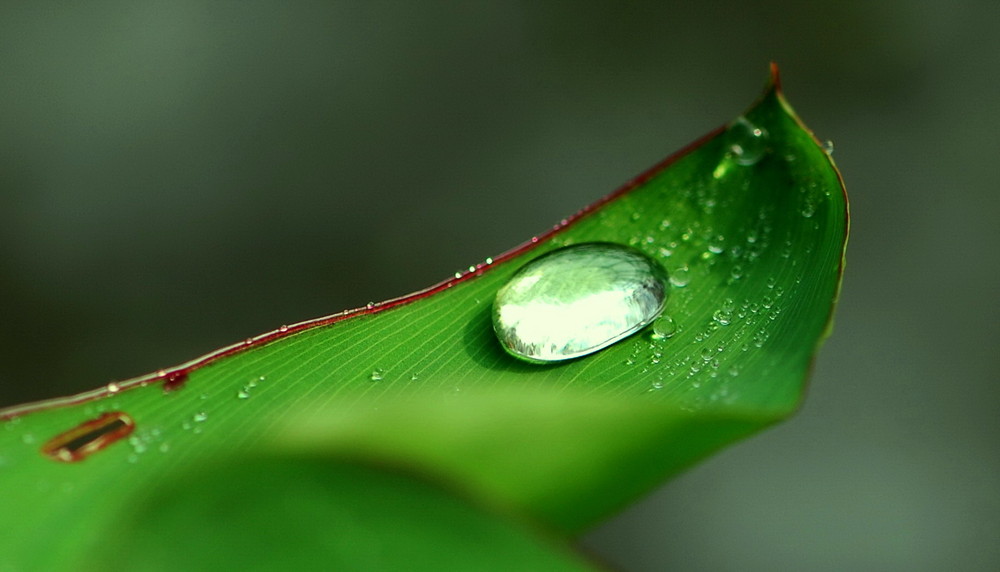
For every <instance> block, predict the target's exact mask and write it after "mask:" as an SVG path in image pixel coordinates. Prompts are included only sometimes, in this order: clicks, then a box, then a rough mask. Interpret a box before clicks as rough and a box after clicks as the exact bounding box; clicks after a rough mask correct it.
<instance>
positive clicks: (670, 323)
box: [651, 314, 677, 340]
mask: <svg viewBox="0 0 1000 572" xmlns="http://www.w3.org/2000/svg"><path fill="white" fill-rule="evenodd" d="M676 333H677V322H675V321H674V319H673V318H671V317H670V316H668V315H666V314H664V315H662V316H660V317H659V318H657V319H656V320H655V321H654V322H653V333H652V335H651V337H652V338H653V339H654V340H665V339H667V338H669V337H671V336H673V335H674V334H676Z"/></svg>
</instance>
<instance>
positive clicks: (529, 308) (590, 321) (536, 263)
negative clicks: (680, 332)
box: [493, 243, 668, 363]
mask: <svg viewBox="0 0 1000 572" xmlns="http://www.w3.org/2000/svg"><path fill="white" fill-rule="evenodd" d="M667 283H668V278H667V273H666V271H665V270H664V269H663V268H662V267H661V266H660V265H659V264H658V263H657V262H656V261H654V260H653V259H651V258H649V257H648V256H646V255H645V254H643V253H642V252H640V251H638V250H636V249H633V248H629V247H626V246H623V245H619V244H612V243H583V244H577V245H573V246H567V247H565V248H561V249H557V250H553V251H551V252H549V253H547V254H544V255H542V256H540V257H538V258H536V259H534V260H532V261H531V262H529V263H527V264H525V265H524V266H523V267H522V268H521V269H520V270H518V271H517V272H516V273H515V274H514V275H513V276H512V277H511V279H510V280H509V281H508V282H507V283H506V284H505V285H504V286H503V287H502V288H500V290H499V291H498V292H497V295H496V299H495V301H494V303H493V329H494V331H495V332H496V335H497V338H498V339H499V340H500V343H501V345H502V346H503V347H504V349H505V350H506V351H507V352H508V353H510V354H511V355H513V356H515V357H518V358H520V359H523V360H526V361H530V362H535V363H546V362H554V361H561V360H567V359H572V358H576V357H581V356H584V355H587V354H590V353H593V352H596V351H598V350H600V349H602V348H605V347H607V346H609V345H611V344H613V343H615V342H617V341H619V340H621V339H623V338H625V337H627V336H629V335H631V334H633V333H635V332H637V331H639V330H641V329H642V328H643V327H645V326H646V325H647V324H649V323H650V322H652V321H653V320H655V319H656V318H657V316H659V315H660V313H661V312H662V311H663V307H664V305H665V304H666V300H667V292H668V289H667Z"/></svg>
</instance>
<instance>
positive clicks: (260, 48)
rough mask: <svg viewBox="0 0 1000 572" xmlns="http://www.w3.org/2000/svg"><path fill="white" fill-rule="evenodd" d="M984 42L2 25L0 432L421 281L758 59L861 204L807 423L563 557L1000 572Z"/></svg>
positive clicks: (822, 17)
mask: <svg viewBox="0 0 1000 572" xmlns="http://www.w3.org/2000/svg"><path fill="white" fill-rule="evenodd" d="M998 23H1000V4H998V3H995V2H990V1H982V2H971V3H962V2H957V3H950V4H948V6H947V7H945V6H944V5H942V4H940V3H934V2H902V1H898V0H897V1H890V2H881V3H862V2H836V3H833V2H831V3H825V4H820V3H801V2H793V1H791V0H788V1H785V2H759V3H747V2H733V1H718V0H706V1H702V2H698V3H694V2H683V3H682V2H662V3H661V2H608V3H591V2H583V3H562V4H544V5H543V4H539V3H534V2H520V3H486V2H474V3H466V4H461V5H458V4H451V3H428V2H424V3H409V2H396V3H370V2H369V3H353V4H344V3H324V2H302V3H283V2H277V1H258V2H238V3H223V2H209V1H207V0H204V1H202V0H169V1H160V2H151V1H133V2H107V1H104V2H86V3H53V4H46V3H40V2H5V3H4V4H3V5H2V8H0V317H2V318H0V319H2V328H0V405H10V404H14V403H17V402H21V401H27V400H35V399H40V398H45V397H51V396H56V395H61V394H66V393H72V392H77V391H81V390H85V389H89V388H92V387H96V386H98V385H101V384H104V383H107V382H108V381H111V380H113V379H123V378H127V377H130V376H134V375H137V374H142V373H146V372H149V371H152V370H155V369H157V368H159V367H163V366H170V365H174V364H177V363H180V362H182V361H186V360H188V359H190V358H193V357H196V356H197V355H200V354H202V353H205V352H206V351H209V350H211V349H214V348H216V347H219V346H222V345H225V344H228V343H231V342H234V341H236V340H239V339H243V338H246V337H247V336H249V335H253V334H257V333H260V332H263V331H265V330H270V329H273V328H276V327H277V326H278V325H280V324H283V323H290V322H295V321H299V320H303V319H307V318H312V317H315V316H319V315H324V314H329V313H333V312H336V311H339V310H343V309H346V308H351V307H356V306H360V305H363V304H364V303H366V302H368V301H369V300H380V299H385V298H389V297H395V296H398V295H402V294H405V293H407V292H410V291H412V290H415V289H418V288H421V287H424V286H427V285H429V284H431V283H434V282H437V281H439V280H441V279H443V278H445V277H447V276H448V275H450V274H451V273H453V272H454V271H455V270H457V269H460V268H463V267H466V266H468V265H469V264H472V263H475V262H478V261H481V260H482V259H484V258H485V257H486V256H490V255H495V254H497V253H499V252H501V251H503V250H505V249H507V248H509V247H511V246H513V245H515V244H517V243H519V242H521V241H523V240H524V239H526V238H528V237H530V236H531V235H532V234H537V233H539V232H542V231H544V230H546V229H547V228H548V227H549V226H550V225H551V224H552V223H554V222H556V221H558V220H559V219H561V218H563V217H564V216H566V215H569V214H571V213H573V212H574V211H575V210H576V209H578V208H579V207H581V206H583V205H584V204H587V203H589V202H591V201H593V200H595V199H597V198H598V197H600V196H602V195H604V194H606V193H607V192H609V191H611V190H612V189H614V188H615V187H617V186H619V185H620V184H622V183H624V182H625V181H626V180H628V179H629V178H630V177H632V176H633V175H636V174H638V173H639V172H640V171H642V170H644V169H645V168H646V167H648V166H650V165H652V164H653V163H655V162H656V161H658V160H659V159H661V158H662V157H664V156H666V155H667V154H669V153H671V152H673V151H675V150H677V149H678V148H679V147H681V146H683V145H684V144H686V143H688V142H690V141H692V140H693V139H695V138H696V137H698V136H700V135H702V134H704V133H705V132H707V131H709V130H710V129H712V128H714V127H716V126H718V125H720V124H723V123H725V122H727V121H729V120H731V119H732V118H734V117H735V116H736V115H738V114H739V113H740V112H741V111H742V110H743V109H744V108H746V107H747V106H748V105H749V104H750V103H751V102H752V100H753V99H754V98H755V97H756V96H757V95H758V93H759V92H760V89H761V88H762V86H763V84H764V80H765V78H766V73H767V63H768V61H769V60H772V59H773V60H775V61H777V62H778V63H779V64H780V65H781V69H782V72H783V78H784V85H785V91H786V94H787V95H788V97H789V99H790V100H791V102H792V104H793V105H794V106H795V107H796V109H797V111H798V112H799V113H800V115H801V116H802V117H803V119H804V120H805V121H806V123H807V124H808V125H809V126H810V127H811V128H813V129H814V130H815V132H816V134H817V136H818V137H819V138H821V139H831V140H833V142H834V143H835V145H836V148H835V149H836V150H835V154H834V157H835V159H836V160H837V162H838V164H839V166H840V167H841V169H842V170H843V172H844V178H845V179H846V181H847V185H848V189H849V191H850V193H851V199H852V210H853V232H852V236H851V243H850V249H849V263H848V268H847V275H846V279H845V283H844V292H843V297H842V300H841V304H840V308H839V311H838V313H837V328H836V332H835V335H834V336H833V338H831V339H830V341H829V342H828V343H827V345H826V347H825V348H824V349H823V351H822V352H821V353H820V354H819V356H818V359H817V361H816V365H815V372H814V376H813V379H812V382H811V387H810V395H809V397H808V399H807V401H806V403H805V405H804V407H803V410H802V411H801V413H800V414H799V415H798V416H797V417H795V418H794V419H792V420H791V421H790V422H788V423H785V424H783V425H781V426H779V427H777V428H775V429H773V430H771V431H768V432H766V433H764V434H762V435H760V436H758V437H757V438H755V439H752V440H751V441H749V442H746V443H743V444H740V445H738V446H736V447H733V448H731V449H729V450H726V451H724V452H723V453H722V454H720V455H718V456H717V457H714V458H712V459H710V460H709V461H707V462H705V463H704V464H702V465H700V466H699V467H697V468H695V469H693V470H692V471H690V472H688V473H687V474H685V475H684V476H682V477H681V478H680V479H678V480H676V481H674V482H672V483H670V484H668V485H667V486H665V487H664V488H662V489H661V490H659V491H657V492H656V493H654V494H653V495H651V496H650V497H649V498H648V499H646V500H645V501H644V502H642V503H641V504H638V505H637V506H635V507H633V508H632V509H630V510H628V511H627V512H625V513H624V514H622V515H621V516H620V517H618V518H617V519H615V520H613V521H612V522H610V523H609V524H607V525H606V526H604V527H602V528H600V529H599V530H596V531H595V532H593V533H591V534H589V535H588V536H587V537H586V538H585V540H584V546H585V547H586V548H587V549H588V550H590V551H592V552H593V553H595V554H597V555H599V556H600V557H601V558H603V559H605V560H606V561H607V562H609V563H611V564H612V565H614V566H616V567H619V568H621V569H624V570H662V569H667V568H671V569H683V570H776V569H804V570H847V569H853V570H941V569H962V570H995V569H997V568H998V567H1000V542H998V540H1000V458H998V455H997V453H998V451H1000V447H998V446H1000V416H998V415H997V406H998V401H1000V400H998V397H1000V391H998V382H1000V379H998V377H1000V376H998V374H997V371H998V368H997V366H998V365H1000V364H998V357H997V351H996V350H995V349H990V348H991V347H993V346H995V345H996V340H997V337H998V333H1000V332H998V330H1000V316H998V314H1000V312H998V309H997V304H996V303H995V296H996V294H997V290H998V288H997V286H998V283H1000V276H998V275H1000V270H998V264H997V255H996V254H995V253H994V254H992V255H991V254H989V253H990V252H995V251H994V250H993V249H994V248H996V247H997V246H998V245H1000V236H998V235H1000V231H998V225H997V220H998V214H1000V213H998V210H1000V209H998V206H1000V205H998V198H997V197H998V195H997V192H996V182H995V181H996V180H997V176H996V172H997V164H998V161H997V158H996V154H997V149H998V148H1000V147H998V144H997V133H1000V73H998V70H1000V42H998V41H997V39H996V36H997V35H996V26H997V24H998ZM990 260H993V262H989V261H990Z"/></svg>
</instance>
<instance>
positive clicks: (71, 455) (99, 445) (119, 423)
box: [42, 411, 135, 463]
mask: <svg viewBox="0 0 1000 572" xmlns="http://www.w3.org/2000/svg"><path fill="white" fill-rule="evenodd" d="M134 429H135V421H133V420H132V418H131V417H130V416H129V415H127V414H126V413H122V412H121V411H110V412H108V413H103V414H101V416H100V417H98V418H96V419H91V420H90V421H85V422H83V423H81V424H79V425H77V426H76V427H74V428H72V429H70V430H69V431H65V432H63V433H60V434H59V435H56V436H55V437H53V438H51V439H49V440H48V441H46V442H45V444H44V445H42V454H43V455H45V456H46V457H49V458H50V459H54V460H56V461H62V462H64V463H73V462H76V461H82V460H84V459H86V458H87V457H88V456H89V455H92V454H94V453H96V452H98V451H100V450H101V449H104V448H105V447H107V446H108V445H111V444H112V443H114V442H115V441H118V440H120V439H122V438H124V437H128V436H129V434H131V433H132V431H133V430H134Z"/></svg>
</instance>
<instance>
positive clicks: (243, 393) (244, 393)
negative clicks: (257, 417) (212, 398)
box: [236, 387, 250, 399]
mask: <svg viewBox="0 0 1000 572" xmlns="http://www.w3.org/2000/svg"><path fill="white" fill-rule="evenodd" d="M236 397H237V398H238V399H249V398H250V391H249V390H248V389H247V388H245V387H244V388H243V389H241V390H239V391H237V392H236Z"/></svg>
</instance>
